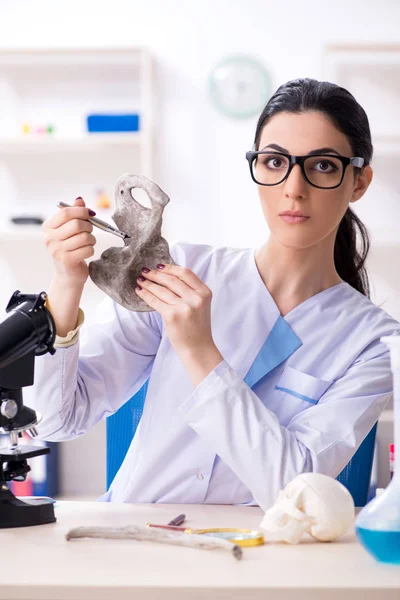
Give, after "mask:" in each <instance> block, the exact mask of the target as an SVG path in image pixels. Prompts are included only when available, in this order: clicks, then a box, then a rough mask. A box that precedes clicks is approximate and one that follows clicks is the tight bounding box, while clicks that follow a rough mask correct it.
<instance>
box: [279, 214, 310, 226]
mask: <svg viewBox="0 0 400 600" xmlns="http://www.w3.org/2000/svg"><path fill="white" fill-rule="evenodd" d="M279 216H280V218H281V219H283V220H284V221H285V222H286V223H293V224H294V223H305V222H306V221H308V219H309V218H310V217H301V216H297V215H279Z"/></svg>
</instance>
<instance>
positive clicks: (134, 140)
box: [0, 131, 143, 155]
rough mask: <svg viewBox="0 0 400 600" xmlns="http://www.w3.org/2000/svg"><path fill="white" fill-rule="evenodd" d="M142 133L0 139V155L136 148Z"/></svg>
mask: <svg viewBox="0 0 400 600" xmlns="http://www.w3.org/2000/svg"><path fill="white" fill-rule="evenodd" d="M142 137H143V136H142V133H141V132H140V131H138V132H137V133H135V132H132V133H92V134H87V135H85V136H82V137H75V138H60V137H52V136H48V137H45V136H44V137H39V136H37V137H34V136H32V137H30V136H21V137H15V138H5V139H1V138H0V155H7V154H30V153H35V154H36V153H49V152H87V151H90V152H92V151H102V150H108V149H113V148H115V146H128V147H129V146H131V147H133V146H137V145H139V144H140V142H141V139H142Z"/></svg>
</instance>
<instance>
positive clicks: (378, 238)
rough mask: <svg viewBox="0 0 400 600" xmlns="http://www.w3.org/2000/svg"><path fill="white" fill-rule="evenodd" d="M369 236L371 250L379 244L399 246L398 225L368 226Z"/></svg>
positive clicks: (399, 234)
mask: <svg viewBox="0 0 400 600" xmlns="http://www.w3.org/2000/svg"><path fill="white" fill-rule="evenodd" d="M368 233H369V234H370V237H371V251H372V252H373V250H374V248H376V247H379V246H400V227H385V228H375V229H374V228H373V227H368Z"/></svg>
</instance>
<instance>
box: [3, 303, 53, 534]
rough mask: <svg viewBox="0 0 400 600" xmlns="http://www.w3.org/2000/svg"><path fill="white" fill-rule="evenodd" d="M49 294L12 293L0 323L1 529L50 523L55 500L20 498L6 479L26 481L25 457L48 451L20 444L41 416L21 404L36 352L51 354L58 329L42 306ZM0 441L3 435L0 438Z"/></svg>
mask: <svg viewBox="0 0 400 600" xmlns="http://www.w3.org/2000/svg"><path fill="white" fill-rule="evenodd" d="M46 298H47V295H46V294H45V292H41V293H40V294H38V295H29V294H21V292H19V291H16V292H14V294H13V295H12V296H11V299H10V301H9V303H8V305H7V308H6V313H7V314H6V316H5V317H4V318H3V319H2V320H1V321H0V434H7V435H9V442H10V443H9V445H8V446H3V445H0V528H8V527H27V526H29V525H42V524H44V523H54V521H55V520H56V519H55V516H54V507H53V501H52V500H51V499H50V498H49V499H38V500H39V501H36V502H35V501H34V500H35V499H32V500H31V501H29V500H28V499H27V500H26V501H23V500H21V499H20V498H17V497H16V496H15V495H14V494H13V493H12V492H11V490H10V489H9V487H8V485H7V482H10V481H13V480H16V481H24V480H25V479H26V476H27V474H28V472H29V471H30V467H29V465H28V463H27V459H28V458H32V457H34V456H39V455H41V454H48V453H49V452H50V449H49V448H43V447H38V446H34V445H22V444H21V445H18V439H19V438H20V437H22V435H23V432H24V431H27V432H28V433H29V435H30V436H31V437H33V438H34V437H36V436H37V431H36V427H35V426H36V425H37V424H38V423H39V422H40V420H41V418H42V416H41V415H40V414H39V413H36V412H35V411H34V410H32V409H31V408H28V407H26V406H24V405H23V400H22V388H23V387H25V386H29V385H33V382H34V370H35V356H40V355H42V354H46V353H47V352H50V354H54V353H55V349H54V346H53V344H54V340H55V337H56V328H55V324H54V320H53V317H52V315H51V313H50V311H49V310H48V309H47V308H46V306H45V302H46ZM0 441H1V438H0Z"/></svg>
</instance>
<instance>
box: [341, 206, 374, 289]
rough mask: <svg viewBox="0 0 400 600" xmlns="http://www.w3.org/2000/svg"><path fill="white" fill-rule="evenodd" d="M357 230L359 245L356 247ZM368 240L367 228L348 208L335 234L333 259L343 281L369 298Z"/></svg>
mask: <svg viewBox="0 0 400 600" xmlns="http://www.w3.org/2000/svg"><path fill="white" fill-rule="evenodd" d="M357 231H358V233H359V237H360V240H361V247H360V249H357ZM369 247H370V240H369V235H368V231H367V228H366V227H365V225H364V223H363V222H362V221H361V220H360V219H359V218H358V217H357V215H356V214H355V213H354V212H353V211H352V210H351V208H348V209H347V211H346V212H345V214H344V217H343V219H342V220H341V221H340V224H339V228H338V231H337V234H336V240H335V248H334V260H335V267H336V271H337V272H338V275H339V277H340V278H341V279H343V281H346V282H347V283H348V284H349V285H351V286H352V287H353V288H355V289H356V290H357V291H358V292H360V293H361V294H364V296H367V298H369V295H370V289H369V282H368V274H367V270H366V268H365V260H366V258H367V255H368V251H369Z"/></svg>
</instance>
